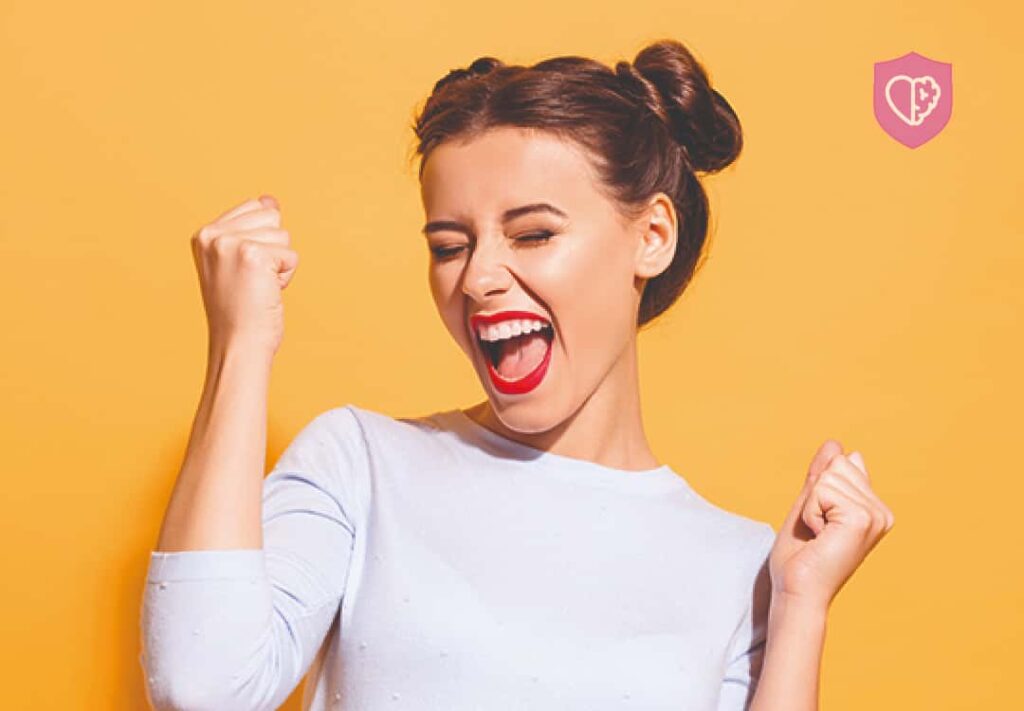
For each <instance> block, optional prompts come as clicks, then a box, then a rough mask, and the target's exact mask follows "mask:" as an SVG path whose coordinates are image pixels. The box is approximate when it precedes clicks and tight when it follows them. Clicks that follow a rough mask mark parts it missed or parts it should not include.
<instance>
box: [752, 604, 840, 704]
mask: <svg viewBox="0 0 1024 711" xmlns="http://www.w3.org/2000/svg"><path fill="white" fill-rule="evenodd" d="M827 616H828V609H827V607H823V606H821V605H818V604H809V603H804V602H800V601H795V600H792V599H786V598H785V597H783V596H781V595H773V597H772V602H771V612H770V613H769V617H768V629H767V641H766V644H765V652H764V661H763V665H762V668H761V676H760V680H759V682H758V685H757V690H756V691H755V693H754V699H753V701H752V703H751V706H750V711H817V709H818V678H819V674H820V671H821V656H822V650H823V648H824V645H825V628H826V618H827Z"/></svg>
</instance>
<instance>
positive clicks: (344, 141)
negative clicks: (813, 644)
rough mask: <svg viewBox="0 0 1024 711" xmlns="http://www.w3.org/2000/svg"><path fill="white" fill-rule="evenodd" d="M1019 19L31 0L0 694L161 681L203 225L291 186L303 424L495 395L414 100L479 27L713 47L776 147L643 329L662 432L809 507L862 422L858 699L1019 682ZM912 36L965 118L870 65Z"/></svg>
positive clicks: (748, 500) (56, 704)
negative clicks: (423, 230)
mask: <svg viewBox="0 0 1024 711" xmlns="http://www.w3.org/2000/svg"><path fill="white" fill-rule="evenodd" d="M823 5H824V6H823ZM1021 19H1022V17H1021V13H1020V11H1019V10H1018V9H1017V8H1015V7H1014V4H1013V3H1009V2H1005V3H981V4H972V3H966V2H960V3H955V4H954V3H935V2H920V1H912V2H903V3H898V4H894V3H891V2H880V1H877V0H876V1H872V2H858V3H849V4H846V5H844V6H839V5H831V4H823V3H817V2H785V1H783V2H773V3H762V2H718V1H716V2H700V3H697V2H680V1H679V0H675V1H674V2H645V1H640V2H632V3H625V4H623V3H618V2H610V1H608V0H605V1H604V2H597V3H595V2H566V3H551V2H546V1H545V2H534V1H529V2H517V3H492V4H484V3H479V2H457V3H455V2H450V3H437V2H422V3H411V2H401V3H400V2H394V1H393V0H392V1H390V2H372V3H371V2H366V1H362V2H333V3H331V2H290V3H284V2H280V3H270V2H176V3H139V2H117V3H114V2H99V3H72V2H65V3H62V4H51V3H39V2H28V1H27V0H14V1H12V0H8V2H5V3H3V6H2V9H0V78H2V89H3V93H2V96H3V110H2V113H0V122H2V124H3V130H2V132H0V159H2V166H3V170H2V171H0V200H2V204H0V234H2V249H3V253H2V256H3V278H2V287H0V288H2V290H3V291H2V294H3V301H2V305H3V328H2V329H0V334H2V335H0V338H2V339H3V342H2V343H0V346H2V352H3V367H2V369H0V380H2V383H3V390H2V398H3V404H4V407H3V410H2V415H0V417H2V422H0V427H2V430H3V433H4V453H5V455H6V456H5V458H4V464H5V467H4V469H5V474H4V476H5V479H6V481H5V484H4V487H3V489H4V497H3V513H2V517H0V521H2V524H0V525H2V531H0V541H2V544H0V545H2V551H0V552H2V557H3V577H4V584H3V586H2V592H0V596H2V597H0V610H2V612H0V624H2V630H0V637H2V639H3V644H2V645H0V650H2V651H0V654H2V657H3V658H2V659H0V669H3V672H4V677H5V682H4V684H3V693H4V699H3V701H2V702H0V704H2V705H3V707H4V708H11V709H51V708H52V709H58V708H59V709H71V708H75V709H79V708H81V709H111V708H117V709H142V708H145V699H144V695H143V685H142V673H141V668H140V665H139V662H138V652H139V647H138V645H139V631H138V624H139V618H138V615H139V602H140V600H141V594H142V585H143V579H144V575H145V570H146V564H147V560H148V555H149V551H150V550H151V548H152V546H153V545H154V543H155V539H156V534H157V531H158V528H159V524H160V520H161V517H162V514H163V509H164V506H165V505H166V503H167V499H168V495H169V493H170V491H171V487H172V485H173V482H174V479H175V476H176V474H177V469H178V466H179V465H180V462H181V457H182V454H183V452H184V447H185V444H186V438H187V435H188V431H189V427H190V425H191V419H192V416H193V414H194V411H195V408H196V405H197V403H198V399H199V394H200V390H201V387H202V378H203V375H204V364H205V356H206V352H205V347H206V331H205V321H204V314H203V310H202V302H201V298H200V294H199V290H198V283H197V279H196V275H195V271H194V267H193V264H192V257H191V253H190V248H189V237H190V235H191V233H192V232H193V231H194V230H195V229H196V228H197V227H199V226H200V225H201V224H203V223H204V222H206V221H208V220H210V219H212V218H213V217H215V216H216V215H218V214H219V213H220V212H222V211H223V210H225V209H227V208H228V207H230V206H232V205H234V204H236V203H239V202H241V201H243V200H245V199H246V198H249V197H255V196H256V195H258V194H259V193H260V192H270V193H272V194H274V195H276V196H277V197H278V199H279V200H280V201H281V205H282V212H283V216H284V223H285V227H286V228H287V229H289V231H290V233H291V235H292V243H293V246H294V247H295V248H296V249H297V251H299V253H300V255H301V259H302V264H301V266H300V267H299V270H298V273H297V275H296V277H295V280H294V282H293V283H292V285H291V286H290V287H289V289H288V291H287V293H286V296H285V302H286V311H287V313H286V322H287V329H286V336H285V342H284V345H283V346H282V348H281V351H280V352H279V355H278V357H277V360H276V362H275V366H274V373H273V378H272V386H271V387H272V391H271V402H270V452H269V453H268V456H269V457H270V458H271V459H276V457H277V456H278V455H279V454H280V452H281V450H282V449H283V448H284V446H285V445H286V444H287V443H288V441H289V440H290V438H291V437H292V436H294V434H295V433H296V432H297V431H298V429H299V428H300V427H301V426H302V425H303V424H304V423H306V422H308V421H309V420H310V419H311V418H312V417H313V416H314V415H315V414H317V413H319V412H322V411H323V410H325V409H327V408H330V407H334V406H337V405H340V404H344V403H347V402H353V403H356V404H358V405H360V406H363V407H368V408H372V409H376V410H379V411H383V412H385V413H388V414H391V415H394V416H405V415H415V414H422V413H425V412H428V411H434V410H438V409H443V408H448V407H454V406H460V407H461V406H467V405H469V404H471V403H473V402H476V401H477V400H478V399H480V398H481V396H482V392H483V391H482V388H481V385H480V384H479V383H478V381H477V380H476V377H475V375H474V372H473V370H472V368H471V366H470V364H469V362H468V361H467V360H466V359H465V358H464V356H463V355H462V353H461V351H459V350H458V349H457V348H456V346H455V344H454V343H453V342H451V341H450V339H449V337H448V335H447V334H446V332H445V331H444V330H443V327H442V325H441V322H440V319H439V318H438V316H437V314H436V312H435V310H434V307H433V304H432V302H431V300H430V295H429V291H428V288H427V282H426V264H427V250H426V247H425V245H424V243H423V239H422V237H421V236H420V234H419V232H418V230H419V227H420V225H421V224H422V221H423V214H422V209H421V205H420V203H419V195H418V192H417V182H416V178H415V171H414V169H413V168H412V167H411V166H410V164H409V163H408V162H407V161H406V157H407V155H408V152H409V150H410V148H411V146H412V145H413V135H412V131H411V130H410V128H409V124H410V122H411V120H412V115H413V112H414V111H415V110H416V109H417V108H418V107H419V106H421V104H422V102H423V101H424V100H425V99H426V97H427V95H428V94H429V90H430V88H431V87H432V86H433V83H434V82H435V81H436V80H437V79H439V78H440V77H441V76H443V75H444V74H445V73H446V72H447V71H448V70H449V69H451V68H454V67H460V66H466V65H467V64H469V62H471V61H472V60H473V59H474V58H476V57H478V56H480V55H486V54H489V55H494V56H496V57H499V58H501V59H503V60H505V61H506V62H510V63H532V62H535V61H538V60H540V59H543V58H547V57H549V56H554V55H562V54H582V55H588V56H592V57H594V58H596V59H599V60H602V61H605V62H608V63H613V62H614V61H616V60H618V59H632V58H633V56H634V55H635V53H636V52H637V51H638V50H640V49H641V48H642V47H643V46H644V44H645V43H647V42H649V41H653V40H655V39H660V38H662V37H673V38H676V39H679V40H682V41H683V42H685V43H686V44H687V45H688V46H689V47H690V48H691V49H692V50H693V51H694V52H695V53H696V55H697V56H698V58H699V59H700V60H701V61H702V62H704V63H705V65H706V67H707V68H708V70H709V72H710V74H711V78H712V82H713V84H714V86H716V88H718V89H719V90H720V91H722V93H723V94H724V95H725V96H726V97H727V98H728V100H729V101H730V102H731V103H732V105H733V106H734V107H735V109H736V110H737V112H738V113H739V116H740V118H741V120H742V123H743V126H744V129H745V141H746V147H745V149H744V152H743V154H742V156H741V157H740V159H739V161H738V162H737V163H736V164H735V166H733V167H731V168H729V169H727V170H726V171H725V173H724V174H721V175H719V176H713V177H711V178H709V179H708V180H707V181H706V186H707V189H708V191H709V194H710V197H711V200H712V210H713V229H714V233H713V237H712V240H713V241H712V248H711V250H712V251H711V256H710V258H709V260H708V261H707V263H706V265H705V267H704V269H703V271H701V272H700V273H699V275H698V277H697V278H696V280H695V281H694V283H693V286H692V287H691V289H690V290H689V291H688V292H687V293H686V295H685V296H684V298H683V300H682V301H681V302H680V303H678V304H677V305H676V306H675V308H674V309H673V310H671V311H670V312H669V313H668V315H667V316H666V317H665V318H663V319H662V321H661V323H660V324H658V325H657V326H655V327H653V328H652V329H651V330H650V331H649V332H646V333H644V334H643V336H642V337H641V358H642V366H641V368H642V371H641V374H642V387H643V403H644V408H645V422H646V426H647V429H648V433H649V436H650V437H651V440H652V445H653V446H654V449H655V451H656V453H658V454H659V456H660V457H661V458H662V459H663V460H664V461H665V462H666V463H669V464H671V465H672V466H673V467H674V468H675V469H676V470H677V471H679V472H680V473H681V474H683V475H684V476H685V477H686V478H687V479H688V480H689V481H690V482H691V483H692V484H693V485H694V487H695V488H696V489H697V490H698V491H700V492H702V493H703V494H704V495H705V496H706V497H707V498H709V499H710V500H712V501H713V502H716V503H717V504H719V505H721V506H723V507H726V508H729V509H731V510H734V511H737V512H739V513H742V514H744V515H748V516H751V517H754V518H758V519H762V520H766V521H769V522H771V523H773V524H774V525H775V526H776V527H777V526H778V525H779V524H780V523H781V521H782V519H783V518H784V516H785V514H786V512H787V511H788V510H789V507H790V506H791V504H792V501H793V500H794V498H795V495H796V493H797V491H798V490H799V488H800V485H801V482H802V478H803V476H804V473H805V469H806V466H807V464H808V462H809V461H810V458H811V456H812V455H813V453H814V451H815V450H816V448H817V447H818V445H819V444H820V443H821V441H822V440H823V439H824V438H826V437H836V438H838V439H840V441H841V442H842V443H843V444H844V445H846V446H847V449H848V450H852V449H860V450H861V451H862V452H863V454H864V457H865V459H866V462H867V466H868V468H869V471H870V473H871V475H872V478H873V485H874V487H875V490H876V491H877V493H878V494H879V495H880V496H881V498H882V499H883V500H884V501H885V502H886V503H887V504H888V505H889V506H890V508H891V509H892V510H893V511H894V513H895V514H896V520H897V523H896V526H895V528H894V529H893V530H892V532H891V533H890V534H889V535H888V536H887V537H886V538H885V539H884V540H883V541H882V543H881V544H880V545H879V546H878V547H877V548H876V549H875V550H874V551H873V552H872V554H871V555H870V556H869V557H868V559H867V560H866V561H865V563H864V565H863V566H862V567H861V569H860V570H859V571H858V572H857V573H856V574H855V575H854V577H853V578H851V580H850V582H849V583H848V584H847V586H846V587H845V588H844V589H843V590H842V591H841V592H840V594H839V596H838V597H837V598H836V601H835V603H834V605H833V608H832V613H831V616H830V623H829V628H828V637H827V640H826V647H825V658H824V667H823V672H822V693H821V698H822V706H823V708H825V709H829V710H830V711H846V710H849V711H854V710H860V709H865V708H885V709H909V708H914V709H990V708H991V709H996V708H1009V707H1012V706H1015V705H1016V704H1018V703H1019V695H1020V687H1019V676H1020V673H1019V667H1020V664H1021V661H1022V659H1021V654H1020V651H1019V648H1020V642H1021V639H1022V638H1024V622H1022V612H1021V600H1022V599H1024V577H1022V573H1021V568H1022V564H1024V553H1022V548H1024V547H1022V545H1021V543H1022V539H1024V536H1022V534H1021V533H1020V518H1021V513H1020V509H1021V506H1020V502H1021V497H1022V494H1024V487H1022V485H1021V477H1022V473H1024V472H1022V466H1021V457H1020V449H1019V447H1020V444H1021V439H1020V434H1021V429H1022V428H1021V424H1022V423H1021V416H1020V404H1021V399H1022V395H1024V392H1022V390H1024V389H1022V387H1021V386H1022V378H1021V376H1020V374H1019V368H1020V364H1021V362H1024V352H1022V351H1024V348H1022V338H1021V313H1022V305H1024V303H1022V302H1024V298H1022V295H1024V289H1022V288H1021V286H1020V285H1019V280H1020V279H1021V278H1022V267H1024V246H1022V236H1024V234H1022V233H1024V220H1022V210H1021V195H1022V194H1024V190H1022V179H1021V170H1022V168H1021V166H1022V158H1024V155H1022V154H1024V151H1022V144H1021V139H1020V126H1021V124H1022V121H1024V112H1022V100H1021V92H1020V80H1019V73H1020V70H1021V68H1022V66H1024V63H1022V61H1021V60H1022V56H1021V54H1022V52H1021V49H1020V35H1019V28H1020V24H1021ZM911 50H915V51H917V52H919V53H921V54H923V55H925V56H927V57H929V58H932V59H936V60H939V61H943V62H951V63H952V65H953V82H954V93H953V96H954V101H953V110H952V118H951V119H950V121H949V123H948V125H947V126H946V127H945V129H944V130H943V131H942V132H941V133H940V134H939V135H938V136H937V137H935V138H934V139H932V140H931V141H930V142H928V143H926V144H924V145H923V146H921V147H919V148H917V149H913V150H912V149H909V148H906V147H904V146H903V145H901V144H899V143H897V142H896V141H894V140H893V139H891V138H889V136H887V135H886V134H885V133H884V132H883V131H882V129H881V128H880V127H879V126H878V124H877V123H876V121H875V118H874V115H873V111H872V94H871V91H872V71H873V69H872V65H873V63H874V62H876V61H883V60H889V59H892V58H895V57H898V56H900V55H903V54H905V53H906V52H908V51H911ZM300 694H301V688H297V689H296V691H295V692H294V693H293V694H292V696H291V699H290V700H289V703H288V705H287V706H286V707H285V708H289V709H297V708H298V707H299V706H298V701H299V698H300ZM680 704H681V707H682V706H684V705H685V700H684V699H680Z"/></svg>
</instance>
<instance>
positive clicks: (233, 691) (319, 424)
mask: <svg viewBox="0 0 1024 711" xmlns="http://www.w3.org/2000/svg"><path fill="white" fill-rule="evenodd" d="M365 446H366V440H365V438H364V437H363V436H362V430H361V428H360V425H359V423H358V421H357V420H356V417H355V415H354V414H353V412H352V411H351V409H350V408H349V407H348V406H346V407H339V408H334V409H332V410H328V411H327V412H324V413H322V414H321V415H319V416H317V417H316V418H314V419H313V420H312V421H311V422H310V423H309V424H307V425H306V426H305V427H304V428H303V429H302V430H301V431H300V432H299V434H298V435H296V437H295V439H294V440H293V441H292V442H291V443H290V444H289V445H288V447H287V449H286V450H285V451H284V453H283V454H282V455H281V457H280V458H279V460H278V461H277V463H276V464H275V466H274V468H273V470H272V471H271V473H270V474H269V475H268V476H267V477H266V478H265V479H264V483H263V494H262V497H263V498H262V502H263V504H262V514H261V516H262V525H263V548H262V549H227V550H192V551H177V552H160V551H152V552H151V554H150V561H149V569H148V573H147V578H146V585H145V591H144V593H143V600H142V616H141V633H142V634H141V637H142V639H141V642H142V652H141V654H140V662H141V664H142V667H143V671H144V673H145V688H146V693H147V696H148V698H149V701H150V704H151V705H152V706H153V708H155V709H157V710H158V711H160V710H162V709H190V710H200V709H217V710H218V711H233V710H235V709H238V710H241V709H245V710H246V711H253V710H257V709H276V708H278V707H279V706H280V705H281V704H282V703H283V702H284V701H285V700H286V699H287V698H288V696H289V695H290V694H291V693H292V691H294V689H295V687H296V686H297V685H298V683H299V681H300V680H301V679H302V677H303V676H304V675H305V673H306V672H307V671H308V670H309V667H310V665H311V664H312V661H313V658H314V657H315V655H316V654H317V652H318V651H319V648H320V646H321V645H322V644H323V641H324V638H325V637H326V634H327V631H328V630H329V629H330V627H331V624H332V622H333V621H334V618H335V615H336V614H337V611H338V608H339V604H340V602H341V598H342V593H343V591H344V588H345V582H346V580H347V578H348V567H349V560H350V556H351V550H352V544H353V541H354V538H355V534H356V528H355V522H356V521H357V520H360V519H359V514H358V511H359V509H360V498H359V494H360V491H361V486H362V482H363V481H364V480H365V478H366V477H367V476H368V473H367V472H368V467H369V464H368V457H367V453H366V449H365Z"/></svg>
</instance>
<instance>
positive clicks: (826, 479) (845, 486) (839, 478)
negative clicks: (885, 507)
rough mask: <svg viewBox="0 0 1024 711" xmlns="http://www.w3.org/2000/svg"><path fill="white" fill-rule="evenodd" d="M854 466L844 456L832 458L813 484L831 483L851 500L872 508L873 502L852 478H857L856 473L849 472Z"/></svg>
mask: <svg viewBox="0 0 1024 711" xmlns="http://www.w3.org/2000/svg"><path fill="white" fill-rule="evenodd" d="M854 468H855V467H854V466H853V465H852V464H850V463H849V462H846V461H845V458H844V457H843V456H842V455H840V456H838V457H836V458H835V459H833V460H832V464H830V465H829V467H828V469H826V470H825V471H824V472H822V474H821V476H820V477H819V478H818V483H817V484H816V485H815V486H821V485H822V484H831V485H833V486H835V487H836V488H837V489H840V490H841V491H842V492H843V493H845V494H846V495H847V496H848V497H849V498H850V500H851V501H856V502H857V503H859V504H861V505H862V506H864V507H865V508H874V505H875V504H874V502H873V501H872V500H871V498H870V497H869V496H868V494H867V492H865V491H864V490H863V489H862V488H861V486H858V484H857V483H855V482H854V479H855V478H857V477H856V475H851V474H850V473H849V469H854Z"/></svg>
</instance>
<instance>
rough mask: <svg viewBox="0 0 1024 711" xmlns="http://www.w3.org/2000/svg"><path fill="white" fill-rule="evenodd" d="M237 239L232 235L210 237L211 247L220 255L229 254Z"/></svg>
mask: <svg viewBox="0 0 1024 711" xmlns="http://www.w3.org/2000/svg"><path fill="white" fill-rule="evenodd" d="M234 244H235V239H234V238H233V237H231V235H216V236H215V237H213V238H211V239H210V242H209V247H210V249H211V250H213V253H214V254H216V255H217V256H218V257H224V256H227V254H228V252H230V251H231V250H232V249H233V248H234Z"/></svg>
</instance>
